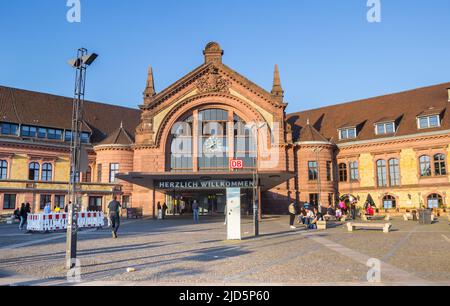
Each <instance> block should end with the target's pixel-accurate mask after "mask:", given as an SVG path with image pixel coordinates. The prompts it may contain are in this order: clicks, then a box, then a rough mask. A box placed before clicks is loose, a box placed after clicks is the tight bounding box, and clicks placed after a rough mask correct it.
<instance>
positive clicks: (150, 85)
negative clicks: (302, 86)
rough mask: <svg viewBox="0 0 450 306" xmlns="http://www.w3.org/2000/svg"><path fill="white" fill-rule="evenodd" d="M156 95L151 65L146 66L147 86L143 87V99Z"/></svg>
mask: <svg viewBox="0 0 450 306" xmlns="http://www.w3.org/2000/svg"><path fill="white" fill-rule="evenodd" d="M154 95H156V91H155V82H154V80H153V69H152V67H149V68H148V75H147V86H146V87H145V91H144V99H148V98H151V97H153V96H154Z"/></svg>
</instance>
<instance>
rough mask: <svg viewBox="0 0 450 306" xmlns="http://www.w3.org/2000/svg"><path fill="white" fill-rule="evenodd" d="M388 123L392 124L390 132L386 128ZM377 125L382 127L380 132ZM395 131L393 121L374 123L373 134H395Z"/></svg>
mask: <svg viewBox="0 0 450 306" xmlns="http://www.w3.org/2000/svg"><path fill="white" fill-rule="evenodd" d="M390 125H392V132H389V131H388V128H387V127H388V126H390ZM379 127H383V131H382V132H380V130H379ZM396 131H397V127H396V125H395V122H394V121H387V122H378V123H375V135H392V134H395V132H396Z"/></svg>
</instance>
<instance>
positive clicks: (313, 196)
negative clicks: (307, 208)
mask: <svg viewBox="0 0 450 306" xmlns="http://www.w3.org/2000/svg"><path fill="white" fill-rule="evenodd" d="M309 204H311V205H313V206H318V205H319V194H318V193H310V194H309Z"/></svg>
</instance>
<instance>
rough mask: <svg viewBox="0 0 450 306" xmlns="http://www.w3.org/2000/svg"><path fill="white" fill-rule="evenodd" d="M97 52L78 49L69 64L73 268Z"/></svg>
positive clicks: (69, 254)
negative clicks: (86, 111) (89, 87)
mask: <svg viewBox="0 0 450 306" xmlns="http://www.w3.org/2000/svg"><path fill="white" fill-rule="evenodd" d="M97 56H98V55H97V54H95V53H92V54H88V52H87V50H86V49H84V48H81V49H78V53H77V58H75V59H73V60H70V61H69V64H70V65H71V66H72V67H73V68H75V69H76V77H75V93H74V99H73V110H72V137H71V142H70V178H69V197H70V202H71V203H70V204H69V207H68V219H67V221H68V222H67V241H66V268H67V269H73V268H74V267H75V266H76V258H77V231H78V212H79V211H80V207H81V186H80V182H79V178H80V172H81V150H82V147H81V133H82V126H83V104H84V93H85V85H86V70H87V67H88V66H89V65H91V64H92V63H93V62H94V61H95V59H96V58H97Z"/></svg>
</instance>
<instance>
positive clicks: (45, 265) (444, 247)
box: [0, 217, 450, 286]
mask: <svg viewBox="0 0 450 306" xmlns="http://www.w3.org/2000/svg"><path fill="white" fill-rule="evenodd" d="M287 223H288V220H287V217H273V218H270V219H265V220H264V222H263V223H262V224H261V234H262V235H261V237H259V238H252V223H251V220H250V219H244V220H243V225H242V229H243V233H244V240H242V241H237V242H229V241H225V240H224V239H225V237H226V227H225V226H224V225H223V219H222V218H203V219H202V223H201V224H199V225H193V224H192V221H191V219H189V218H175V219H169V220H165V221H154V220H149V219H146V220H130V221H128V220H126V221H124V222H123V224H122V227H121V230H120V236H119V239H117V240H113V239H111V233H110V232H109V231H108V230H107V229H104V230H99V231H96V230H88V231H83V232H81V233H80V235H79V244H78V246H79V259H80V261H81V265H82V267H81V272H82V280H83V281H84V282H85V284H86V283H88V284H93V285H95V284H98V285H100V284H123V285H131V286H133V285H136V284H145V285H156V284H158V285H160V284H164V285H179V284H185V285H201V284H213V285H224V284H227V285H229V284H240V285H246V284H250V283H251V284H271V285H277V284H279V285H286V284H287V285H296V284H302V285H304V284H342V285H348V284H354V285H359V284H367V280H366V275H367V272H368V270H369V268H368V267H367V266H366V265H365V261H367V259H369V258H378V259H380V260H382V261H383V265H382V269H384V270H385V271H384V274H383V271H382V280H383V283H382V284H381V285H383V284H388V285H389V284H390V285H395V284H405V283H406V284H411V285H414V284H424V285H437V284H441V285H442V284H446V285H450V258H449V256H450V242H449V241H447V240H446V239H445V237H447V238H449V239H450V230H449V226H448V223H447V222H445V221H442V222H439V223H436V224H433V225H427V226H425V225H424V226H421V225H418V223H415V222H404V221H402V220H400V219H398V220H397V219H395V220H393V221H392V223H393V227H394V231H393V232H392V233H389V234H384V233H382V232H380V231H356V232H353V233H349V232H347V229H346V227H345V225H344V224H341V225H339V226H337V227H334V228H331V229H328V230H326V231H308V232H306V231H305V230H303V229H298V230H296V231H290V230H289V229H288V226H287ZM64 256H65V234H64V233H54V234H53V233H52V234H47V235H42V234H34V235H28V234H23V233H19V231H18V229H16V227H15V226H14V227H13V226H10V225H0V285H1V284H10V283H23V284H37V285H46V284H50V285H56V284H65V281H66V271H65V270H64V260H65V259H64ZM128 267H133V268H135V269H136V272H134V273H127V272H126V269H127V268H128ZM375 285H376V284H375ZM378 285H380V284H378Z"/></svg>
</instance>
